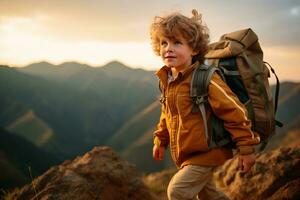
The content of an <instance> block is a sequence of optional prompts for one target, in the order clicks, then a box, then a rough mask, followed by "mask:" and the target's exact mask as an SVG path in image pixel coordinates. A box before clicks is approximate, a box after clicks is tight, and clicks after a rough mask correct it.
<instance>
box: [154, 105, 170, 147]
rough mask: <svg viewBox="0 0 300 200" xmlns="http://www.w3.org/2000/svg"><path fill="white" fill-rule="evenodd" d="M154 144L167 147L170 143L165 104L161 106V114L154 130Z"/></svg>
mask: <svg viewBox="0 0 300 200" xmlns="http://www.w3.org/2000/svg"><path fill="white" fill-rule="evenodd" d="M154 144H156V145H158V146H163V147H167V146H168V144H169V132H168V129H167V124H166V114H165V108H164V106H163V105H162V106H161V114H160V119H159V122H158V124H157V128H156V131H154Z"/></svg>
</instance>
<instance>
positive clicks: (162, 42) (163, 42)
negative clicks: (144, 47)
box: [160, 40, 168, 47]
mask: <svg viewBox="0 0 300 200" xmlns="http://www.w3.org/2000/svg"><path fill="white" fill-rule="evenodd" d="M167 45H168V43H167V42H166V41H164V40H163V41H161V42H160V46H163V47H165V46H167Z"/></svg>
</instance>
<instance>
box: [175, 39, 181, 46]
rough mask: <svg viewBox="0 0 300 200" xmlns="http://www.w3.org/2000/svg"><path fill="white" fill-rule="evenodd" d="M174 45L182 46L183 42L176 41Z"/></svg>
mask: <svg viewBox="0 0 300 200" xmlns="http://www.w3.org/2000/svg"><path fill="white" fill-rule="evenodd" d="M174 44H175V45H180V44H182V42H180V41H179V40H176V41H175V42H174Z"/></svg>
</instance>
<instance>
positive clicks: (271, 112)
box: [190, 28, 283, 150]
mask: <svg viewBox="0 0 300 200" xmlns="http://www.w3.org/2000/svg"><path fill="white" fill-rule="evenodd" d="M204 63H205V64H201V65H200V66H198V67H197V68H196V69H195V70H194V72H193V75H192V81H191V89H190V96H191V98H192V102H193V112H199V111H200V113H201V116H202V118H203V122H204V129H205V130H204V131H205V136H206V139H207V143H208V145H209V147H210V148H215V147H230V148H234V147H235V145H234V143H233V142H232V140H231V136H230V134H229V133H228V131H226V130H225V128H224V126H223V122H222V120H220V119H219V118H218V117H217V116H215V115H213V116H212V118H211V120H210V121H209V122H207V119H206V109H207V106H208V102H207V96H208V85H209V83H210V79H211V77H212V75H213V73H214V72H217V73H218V74H219V75H220V76H221V77H222V78H223V80H224V81H225V82H226V84H227V85H228V86H229V87H230V89H231V90H232V91H233V92H234V93H235V94H236V95H237V97H238V99H239V101H240V102H241V103H243V104H244V105H245V107H246V109H247V111H248V118H249V119H250V120H251V122H252V130H253V131H255V132H257V133H258V134H259V135H260V137H261V141H262V145H261V147H260V150H263V149H264V148H265V146H266V144H267V142H268V140H269V139H270V137H271V136H272V135H274V133H275V125H277V126H279V127H282V126H283V124H282V123H280V122H279V121H277V120H275V115H276V110H277V104H278V95H279V80H278V77H277V75H276V73H275V71H274V69H273V68H272V67H271V65H270V64H268V63H267V62H264V61H263V51H262V49H261V47H260V45H259V43H258V37H257V35H256V34H255V33H254V32H253V31H252V30H251V29H250V28H248V29H244V30H240V31H236V32H232V33H228V34H224V35H223V36H221V38H220V40H219V41H218V42H215V43H212V44H210V45H209V51H208V53H207V54H206V55H205V61H204ZM268 67H270V69H271V71H272V73H273V74H274V75H275V77H276V91H275V102H274V103H273V98H272V94H271V89H270V86H269V82H268V78H269V77H270V71H269V69H268Z"/></svg>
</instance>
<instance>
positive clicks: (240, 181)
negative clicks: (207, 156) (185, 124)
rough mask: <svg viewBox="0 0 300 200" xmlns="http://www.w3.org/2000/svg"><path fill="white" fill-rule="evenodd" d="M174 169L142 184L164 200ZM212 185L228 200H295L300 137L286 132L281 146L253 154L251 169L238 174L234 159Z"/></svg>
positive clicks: (298, 183) (298, 189)
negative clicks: (214, 184) (254, 156)
mask: <svg viewBox="0 0 300 200" xmlns="http://www.w3.org/2000/svg"><path fill="white" fill-rule="evenodd" d="M175 172H176V170H175V169H168V170H165V171H162V172H158V173H152V174H149V175H148V176H146V177H145V178H144V180H145V183H146V185H148V187H149V188H150V189H151V190H152V192H154V193H155V194H156V195H157V196H159V199H163V200H165V199H167V196H166V188H167V185H168V182H169V180H170V179H171V177H172V175H173V174H174V173H175ZM214 180H215V183H216V186H217V187H218V188H219V189H220V190H222V191H223V192H224V193H225V194H227V196H229V197H230V198H231V199H232V200H283V199H285V200H288V199H289V200H299V199H300V138H299V131H292V132H290V133H289V134H288V135H287V137H286V138H285V140H283V141H282V143H281V145H280V146H279V147H278V148H277V149H275V150H272V151H266V152H262V153H259V154H257V155H256V163H255V165H254V166H253V167H252V169H251V170H250V171H249V172H247V173H245V174H242V173H241V172H240V171H238V159H237V158H234V159H232V160H229V161H227V162H226V163H225V164H224V165H223V166H221V167H219V168H218V169H217V170H216V172H215V173H214Z"/></svg>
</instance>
